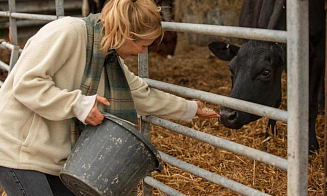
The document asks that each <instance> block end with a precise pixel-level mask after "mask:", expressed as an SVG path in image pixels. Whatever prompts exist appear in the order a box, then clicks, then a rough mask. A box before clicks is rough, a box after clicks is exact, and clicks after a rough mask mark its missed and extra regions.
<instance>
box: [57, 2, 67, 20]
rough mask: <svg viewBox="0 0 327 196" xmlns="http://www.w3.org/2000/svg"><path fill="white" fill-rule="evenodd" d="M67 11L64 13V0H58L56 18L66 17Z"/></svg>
mask: <svg viewBox="0 0 327 196" xmlns="http://www.w3.org/2000/svg"><path fill="white" fill-rule="evenodd" d="M64 15H65V11H64V0H56V16H57V18H58V17H59V16H64Z"/></svg>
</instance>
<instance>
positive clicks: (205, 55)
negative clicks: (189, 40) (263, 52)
mask: <svg viewBox="0 0 327 196" xmlns="http://www.w3.org/2000/svg"><path fill="white" fill-rule="evenodd" d="M125 63H126V64H127V65H128V66H129V67H130V69H131V70H132V71H133V72H134V73H137V60H136V57H132V58H130V59H126V62H125ZM149 77H150V78H151V79H156V80H160V81H164V82H168V83H172V84H177V85H181V86H185V87H189V88H194V89H198V90H203V91H207V92H211V93H215V94H219V95H226V96H227V95H228V94H229V91H230V87H231V83H230V74H229V68H228V66H227V63H226V62H223V61H220V60H219V59H217V58H216V57H214V56H213V55H211V53H210V51H209V49H207V48H206V47H195V46H190V45H187V44H186V42H183V41H180V39H179V43H178V45H177V48H176V51H175V55H174V56H173V57H172V58H166V57H162V56H159V55H157V54H155V53H150V54H149ZM207 105H208V106H209V107H211V108H213V109H215V110H216V111H219V106H217V105H211V104H207ZM281 108H282V109H284V110H286V75H285V74H284V75H283V102H282V106H281ZM267 122H268V121H267V118H261V119H259V120H258V121H256V122H252V123H250V124H249V125H246V126H244V127H243V128H241V129H240V130H232V129H228V128H225V127H224V126H222V125H221V124H219V123H218V122H217V120H216V119H210V120H204V119H199V118H195V119H193V121H192V122H191V123H184V122H178V123H181V124H182V125H184V126H187V127H191V128H193V129H195V130H199V131H202V132H205V133H208V134H211V135H214V136H217V137H221V138H223V139H227V140H230V141H233V142H236V143H239V144H243V145H246V146H249V147H252V148H255V149H258V150H261V151H265V152H269V153H271V154H274V155H277V156H280V157H283V158H286V157H287V131H286V128H287V124H286V123H283V122H277V129H278V134H276V135H271V136H270V137H269V138H268V139H267V140H265V128H266V125H267ZM323 129H324V115H322V114H320V115H319V116H318V119H317V124H316V132H317V136H318V140H319V144H320V147H321V149H320V150H319V151H317V152H316V153H315V154H314V155H312V156H310V157H309V159H310V163H309V187H308V195H311V196H313V195H323V176H324V174H323V162H324V160H323V159H324V158H323V154H324V151H323V148H324V141H323V139H324V135H323ZM151 141H152V143H153V144H154V145H155V147H156V148H157V149H158V150H160V151H162V152H164V153H166V154H169V155H171V156H173V157H176V158H179V159H181V160H183V161H185V162H188V163H191V164H193V165H196V166H198V167H200V168H202V169H206V170H209V171H211V172H214V173H216V174H218V175H221V176H223V177H227V178H230V179H232V180H234V181H236V182H239V183H242V184H245V185H247V186H250V187H252V188H255V189H257V190H260V191H262V192H265V193H268V194H271V195H286V194H287V173H286V172H284V171H283V170H281V169H278V168H275V167H273V166H269V165H266V164H264V163H260V162H258V161H255V160H252V159H249V158H246V157H242V156H240V155H237V154H234V153H232V152H228V151H225V150H222V149H219V148H217V147H213V146H211V145H208V144H205V143H203V142H200V141H197V140H195V139H191V138H188V137H186V136H183V135H181V134H177V133H174V132H173V131H170V130H167V129H164V128H162V127H159V126H154V125H152V126H151ZM264 141H267V144H266V145H267V150H265V149H264V147H263V143H264ZM163 165H164V170H163V171H162V172H161V173H158V172H153V177H154V178H155V179H157V180H159V181H160V182H163V183H165V184H166V185H169V186H171V187H172V188H174V189H177V190H178V191H180V192H182V193H184V194H186V195H199V196H200V195H224V196H225V195H240V194H238V193H235V192H233V191H230V190H228V189H226V188H224V187H222V186H219V185H216V184H213V183H211V182H210V181H208V180H206V179H203V178H201V177H197V176H195V175H192V174H190V173H188V172H185V171H182V170H180V169H178V168H176V167H173V166H171V165H169V164H166V163H163ZM139 195H141V193H139ZM154 195H160V196H162V195H166V194H164V193H163V192H160V191H158V190H154Z"/></svg>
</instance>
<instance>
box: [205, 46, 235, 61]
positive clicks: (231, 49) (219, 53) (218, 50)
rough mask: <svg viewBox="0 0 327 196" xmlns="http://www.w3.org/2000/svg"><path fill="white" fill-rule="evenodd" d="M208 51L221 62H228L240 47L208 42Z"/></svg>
mask: <svg viewBox="0 0 327 196" xmlns="http://www.w3.org/2000/svg"><path fill="white" fill-rule="evenodd" d="M208 47H209V49H210V51H211V52H212V53H213V54H214V55H216V57H218V58H219V59H221V60H224V61H230V60H232V59H233V58H234V57H235V56H236V55H237V53H238V50H239V49H240V47H238V46H235V45H230V44H226V43H224V42H217V41H215V42H210V43H209V45H208Z"/></svg>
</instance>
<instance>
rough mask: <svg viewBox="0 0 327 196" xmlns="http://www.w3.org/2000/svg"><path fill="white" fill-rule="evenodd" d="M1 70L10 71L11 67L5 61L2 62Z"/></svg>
mask: <svg viewBox="0 0 327 196" xmlns="http://www.w3.org/2000/svg"><path fill="white" fill-rule="evenodd" d="M0 69H4V70H6V71H9V65H7V64H6V63H4V62H3V61H1V60H0Z"/></svg>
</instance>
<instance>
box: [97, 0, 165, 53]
mask: <svg viewBox="0 0 327 196" xmlns="http://www.w3.org/2000/svg"><path fill="white" fill-rule="evenodd" d="M101 21H102V23H103V27H104V29H105V33H104V36H103V39H102V41H101V45H102V48H103V52H104V54H106V53H107V52H108V50H110V49H119V48H120V47H121V46H122V44H124V43H125V41H126V40H151V39H159V40H160V41H161V40H162V37H163V29H162V26H161V17H160V8H159V7H157V5H156V3H155V2H154V1H153V0H110V1H109V2H108V3H107V4H106V5H105V7H104V8H103V9H102V11H101ZM159 43H160V42H159Z"/></svg>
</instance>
